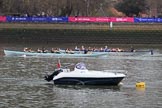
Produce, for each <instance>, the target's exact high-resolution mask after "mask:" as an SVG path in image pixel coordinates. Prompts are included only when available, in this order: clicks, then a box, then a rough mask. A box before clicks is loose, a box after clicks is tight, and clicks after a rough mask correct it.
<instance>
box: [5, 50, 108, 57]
mask: <svg viewBox="0 0 162 108" xmlns="http://www.w3.org/2000/svg"><path fill="white" fill-rule="evenodd" d="M4 54H5V55H6V56H49V57H52V56H56V57H98V56H102V55H106V54H107V53H95V52H91V53H88V54H83V53H74V54H69V53H63V52H61V53H49V52H48V53H38V52H24V51H12V50H4Z"/></svg>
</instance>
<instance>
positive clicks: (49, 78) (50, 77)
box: [44, 69, 62, 82]
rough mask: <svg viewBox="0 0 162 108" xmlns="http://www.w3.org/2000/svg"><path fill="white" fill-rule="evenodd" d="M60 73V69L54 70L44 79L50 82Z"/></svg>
mask: <svg viewBox="0 0 162 108" xmlns="http://www.w3.org/2000/svg"><path fill="white" fill-rule="evenodd" d="M60 72H62V69H59V70H56V71H54V72H53V73H52V74H51V75H46V76H44V78H45V80H46V81H48V82H50V81H51V80H53V77H55V76H56V75H58V74H59V73H60Z"/></svg>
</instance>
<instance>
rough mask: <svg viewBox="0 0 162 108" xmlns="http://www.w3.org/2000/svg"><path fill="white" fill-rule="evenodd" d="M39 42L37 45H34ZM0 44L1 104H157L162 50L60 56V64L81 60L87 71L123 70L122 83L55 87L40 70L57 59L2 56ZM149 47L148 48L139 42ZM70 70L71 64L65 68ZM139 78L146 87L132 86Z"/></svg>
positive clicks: (32, 107) (62, 107)
mask: <svg viewBox="0 0 162 108" xmlns="http://www.w3.org/2000/svg"><path fill="white" fill-rule="evenodd" d="M35 47H37V46H35ZM4 48H8V49H21V48H20V46H19V45H17V46H12V45H1V47H0V49H1V55H0V108H161V106H162V49H161V47H156V46H155V47H153V48H152V49H153V50H154V54H153V55H150V52H139V53H133V54H132V53H110V54H108V55H106V56H102V57H97V58H60V61H61V63H62V65H63V66H66V65H71V64H76V63H78V62H84V63H85V64H86V65H87V68H88V69H90V70H113V69H115V70H126V71H127V73H126V74H127V77H126V78H125V79H124V80H123V81H122V85H121V86H117V87H108V86H101V87H97V86H58V85H57V86H56V85H54V84H53V82H46V81H45V80H44V78H43V77H44V75H46V74H47V73H51V72H53V70H54V69H55V67H56V62H57V60H58V58H54V57H6V56H4V54H3V49H4ZM138 49H139V50H150V48H149V47H138ZM69 68H70V69H73V66H72V67H69ZM139 81H143V82H145V83H146V87H145V88H136V87H135V84H136V83H137V82H139Z"/></svg>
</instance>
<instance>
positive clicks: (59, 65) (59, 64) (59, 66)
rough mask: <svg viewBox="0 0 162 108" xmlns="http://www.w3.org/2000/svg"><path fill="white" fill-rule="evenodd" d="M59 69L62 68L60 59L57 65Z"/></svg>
mask: <svg viewBox="0 0 162 108" xmlns="http://www.w3.org/2000/svg"><path fill="white" fill-rule="evenodd" d="M57 68H58V69H59V68H61V63H60V59H59V60H58V63H57Z"/></svg>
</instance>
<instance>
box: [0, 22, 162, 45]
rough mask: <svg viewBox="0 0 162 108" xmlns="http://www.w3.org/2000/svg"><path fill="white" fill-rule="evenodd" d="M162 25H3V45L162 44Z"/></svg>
mask: <svg viewBox="0 0 162 108" xmlns="http://www.w3.org/2000/svg"><path fill="white" fill-rule="evenodd" d="M161 28H162V25H161V24H156V25H153V24H152V25H143V26H142V25H135V24H133V25H131V24H126V25H121V24H120V25H115V24H114V28H113V29H110V28H109V26H108V25H106V24H16V23H13V24H6V23H1V24H0V41H1V43H29V44H30V43H55V44H57V43H58V44H62V43H74V44H83V43H84V44H162V29H161Z"/></svg>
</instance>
